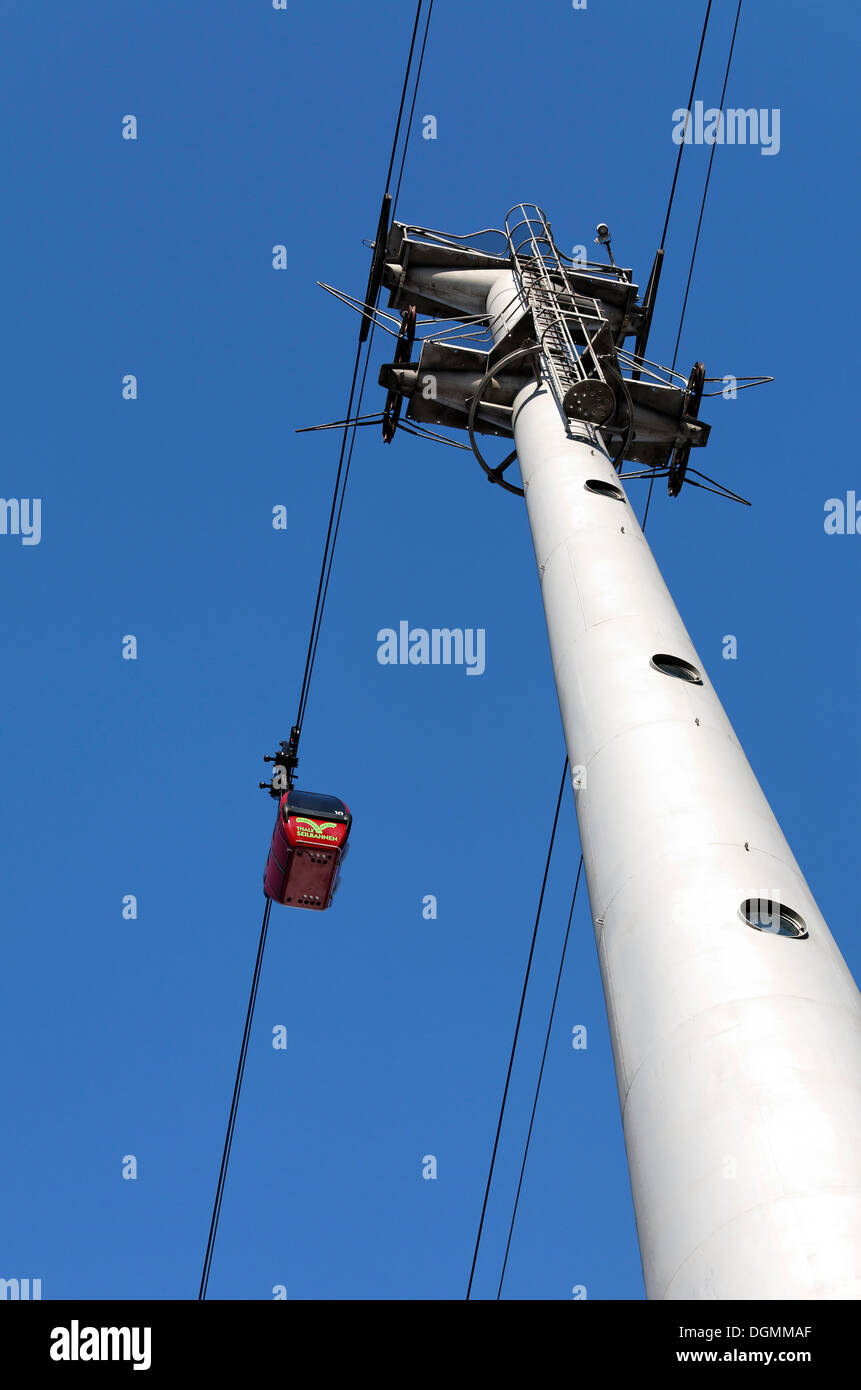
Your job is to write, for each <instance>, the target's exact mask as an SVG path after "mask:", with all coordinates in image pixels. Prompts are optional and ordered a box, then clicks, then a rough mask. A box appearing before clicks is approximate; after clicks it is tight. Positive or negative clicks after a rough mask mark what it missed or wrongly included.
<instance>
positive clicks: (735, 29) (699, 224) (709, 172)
mask: <svg viewBox="0 0 861 1390" xmlns="http://www.w3.org/2000/svg"><path fill="white" fill-rule="evenodd" d="M740 18H741V0H738V9H737V10H736V12H735V24H734V25H733V30H732V40H731V42H730V46H729V56H728V58H727V60H726V72H725V73H724V78H723V89H722V91H721V94H720V103H719V109H720V111H721V112H723V109H724V107H723V103H724V97H725V96H726V88H727V83H728V82H729V70H730V67H731V66H732V53H733V49H734V48H735V36H736V34H737V33H738V21H739V19H740ZM723 119H724V117H723V115H721V120H723ZM716 149H717V141H715V143H714V144H713V145H712V152H711V154H710V155H709V167H708V169H707V171H706V182H705V187H704V189H703V200H702V202H701V203H700V215H699V220H698V222H697V232H696V236H695V237H694V249H693V251H692V252H691V263H690V266H689V268H688V282H687V284H686V285H685V297H684V301H683V303H682V313H681V317H680V319H679V331H678V333H677V334H676V346H675V350H674V352H673V370H675V366H676V358H677V357H678V355H679V342H680V341H681V336H682V325H683V324H684V321H685V310H686V309H687V307H688V295H689V293H690V289H691V279H692V277H693V273H694V261H695V260H696V258H697V247H698V246H699V244H700V231H701V229H702V225H703V213H704V212H705V210H706V198H707V197H708V193H709V181H710V179H711V176H712V165H713V164H714V159H715V150H716Z"/></svg>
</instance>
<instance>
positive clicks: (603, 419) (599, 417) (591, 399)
mask: <svg viewBox="0 0 861 1390" xmlns="http://www.w3.org/2000/svg"><path fill="white" fill-rule="evenodd" d="M562 404H563V406H564V409H565V414H566V415H567V416H568V418H569V420H585V421H586V422H587V423H588V424H590V425H605V424H606V423H607V421H608V420H609V419H610V417H611V415H613V413H614V411H615V409H616V397H615V395H614V394H613V391H612V388H611V387H609V386H608V385H607V383H606V382H605V381H575V383H574V385H573V386H569V388H568V390H567V391H566V392H565V399H564V401H563V402H562Z"/></svg>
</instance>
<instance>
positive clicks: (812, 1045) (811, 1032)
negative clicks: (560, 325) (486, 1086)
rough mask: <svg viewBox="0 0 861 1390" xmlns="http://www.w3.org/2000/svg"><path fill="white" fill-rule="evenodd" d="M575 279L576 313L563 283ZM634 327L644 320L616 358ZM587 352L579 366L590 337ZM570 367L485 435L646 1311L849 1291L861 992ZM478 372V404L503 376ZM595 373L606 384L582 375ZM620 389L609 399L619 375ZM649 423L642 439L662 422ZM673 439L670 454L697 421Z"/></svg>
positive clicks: (502, 340)
mask: <svg viewBox="0 0 861 1390" xmlns="http://www.w3.org/2000/svg"><path fill="white" fill-rule="evenodd" d="M410 230H412V231H414V232H415V231H417V230H418V229H407V232H409V231H410ZM548 235H549V229H548ZM407 239H408V238H407ZM395 240H396V241H397V239H395ZM509 241H510V238H509ZM390 245H391V238H390ZM395 250H396V251H402V250H403V243H401V245H400V246H397V245H396V246H395ZM513 250H514V251H515V252H516V251H517V250H518V248H517V247H514V248H513ZM454 259H455V258H454V256H450V257H448V259H446V257H445V256H442V257H441V268H442V275H443V276H444V278H445V291H444V296H445V297H444V299H443V302H444V303H445V304H446V305H447V306H448V311H449V312H450V311H451V308H452V307H454V308H457V307H459V305H463V306H464V312H475V311H474V308H473V307H472V305H473V304H474V293H475V286H476V283H477V279H478V277H479V276H480V277H481V282H482V286H483V288H484V289H485V290H486V289H487V288H488V265H487V264H481V265H478V266H477V267H476V271H475V272H473V271H471V270H470V269H469V267H468V266H464V267H463V268H461V267H460V266H457V267H454V266H453V265H452V264H451V262H452V261H453V260H454ZM487 259H488V258H487V257H485V258H484V260H485V261H486V260H487ZM409 260H410V257H409V256H403V257H402V261H403V264H399V265H397V266H396V267H395V270H396V271H397V272H399V273H400V274H399V277H398V276H397V275H396V274H395V272H394V271H392V270H389V274H388V283H389V284H390V286H391V287H392V290H393V294H392V303H393V304H398V303H404V302H407V300H409V299H410V296H411V293H412V294H413V295H415V292H416V291H419V290H420V292H421V295H422V296H423V298H424V311H425V312H427V311H428V304H429V303H432V301H433V297H434V275H433V266H432V263H429V262H428V261H427V260H426V261H425V262H424V264H423V265H422V266H420V267H419V266H418V265H416V266H415V268H414V271H413V279H412V280H411V278H410V267H409V264H408V262H409ZM554 273H555V272H554ZM473 274H475V276H476V278H475V279H473V280H472V282H471V289H470V290H469V292H467V290H466V282H468V281H469V277H470V276H471V275H473ZM623 274H625V272H623ZM461 277H464V285H463V289H462V291H461V292H460V294H459V292H458V289H457V285H456V283H455V282H456V281H457V280H458V279H460V278H461ZM441 283H442V281H441V280H437V281H436V284H437V287H439V285H440V284H441ZM557 283H558V284H559V287H560V303H561V305H562V311H563V312H567V307H566V306H570V301H571V293H570V291H571V284H569V283H568V282H567V281H565V280H564V275H563V279H562V281H561V282H560V281H559V280H558V279H557ZM523 287H524V278H523V277H522V276H521V275H519V274H518V270H517V268H516V267H515V269H514V270H513V271H512V270H507V269H503V268H502V266H501V265H500V268H499V270H498V272H497V273H496V274H495V275H491V276H490V282H489V292H488V293H487V297H486V312H487V316H488V322H489V324H490V328H491V331H492V333H493V336H494V341H495V344H496V346H495V348H494V349H493V351H492V352H491V354H490V356H489V358H488V362H489V369H490V368H492V366H493V361H494V354H496V360H498V361H501V360H503V358H504V357H505V356H506V348H509V349H510V348H511V343H512V342H515V341H516V340H517V335H516V333H515V334H514V335H513V334H512V318H513V317H514V319H515V320H516V319H517V317H518V315H517V314H516V313H515V314H514V315H513V312H512V306H513V305H514V304H519V312H520V313H521V314H524V315H526V316H527V317H528V314H529V307H530V306H529V304H528V303H527V302H525V301H524V298H523ZM461 295H462V297H461ZM527 298H528V296H527ZM430 312H436V311H435V310H434V309H433V308H432V307H431V309H430ZM439 312H440V313H444V312H446V310H444V309H442V308H441V309H440V310H439ZM625 314H627V316H628V317H627V318H625V317H624V315H625ZM533 326H534V325H533ZM636 327H637V319H636V313H633V312H631V310H630V306H629V307H628V308H627V309H625V310H624V311H623V318H622V320H621V321H620V322H619V324H617V325H616V326H615V327H614V330H613V338H614V341H615V342H616V343H618V342H619V340H620V336H621V335H622V334H623V333H624V332H625V331H629V332H633V331H635V330H636ZM590 331H591V330H590ZM534 336H535V338H536V339H537V338H539V337H540V334H535V335H534ZM585 336H586V343H587V347H588V341H589V332H587V333H586V335H585ZM574 337H575V341H576V342H577V346H578V348H580V349H582V347H583V335H582V334H581V335H580V338H579V340H578V339H577V335H576V334H575V335H574ZM519 341H520V343H522V342H523V341H524V334H523V332H522V331H521V333H520V339H519ZM527 341H528V340H527ZM514 350H515V351H516V350H517V348H515V349H514ZM507 355H508V357H509V358H510V357H511V355H512V353H511V351H509V353H508V354H507ZM555 356H556V358H557V360H556V363H555V366H554V363H553V362H550V363H548V361H547V358H546V356H545V355H543V354H541V353H540V352H539V353H538V354H537V356H536V357H535V358H534V366H535V371H534V372H532V371H530V373H529V374H528V376H529V379H527V380H525V383H524V384H523V385H522V386H521V387H520V389H519V390H518V391H517V394H516V395H515V396H514V398H513V399H512V400H510V402H509V403H508V404H506V402H505V401H504V400H502V399H498V400H497V402H496V404H495V405H493V404H492V402H491V405H492V408H491V413H490V415H488V416H487V417H486V418H485V427H486V429H487V430H488V431H490V432H495V433H508V434H511V435H513V438H514V442H515V445H516V453H517V459H518V462H519V466H520V473H521V479H522V484H523V489H524V495H525V502H526V508H527V512H528V515H529V523H530V527H531V530H532V539H533V543H534V547H535V557H536V561H537V564H538V571H539V575H540V580H541V591H542V596H543V602H544V611H545V616H546V621H547V630H548V634H549V638H550V649H551V654H552V660H553V671H554V675H555V680H556V688H557V691H558V696H559V706H560V710H561V714H562V723H563V727H564V731H565V739H566V744H567V748H568V756H569V759H570V763H571V768H572V779H573V782H574V791H575V800H576V807H577V819H578V823H579V828H580V840H581V845H582V850H583V857H584V862H585V869H586V878H587V883H588V889H589V898H590V903H591V909H592V916H593V921H594V925H595V935H596V940H597V945H598V954H599V959H600V966H601V976H602V980H603V986H604V995H605V999H606V1003H607V1013H608V1018H609V1025H610V1034H611V1038H612V1044H613V1055H614V1059H615V1067H616V1076H617V1081H618V1088H619V1099H620V1104H621V1109H622V1118H623V1124H624V1133H625V1144H626V1148H627V1155H628V1163H629V1168H630V1174H631V1185H632V1190H633V1197H634V1208H635V1212H636V1219H637V1229H638V1234H639V1242H640V1251H641V1256H642V1262H643V1271H644V1276H645V1284H646V1292H647V1296H648V1297H649V1298H651V1299H857V1298H859V1297H861V998H859V994H858V990H857V988H856V986H855V983H854V981H853V979H852V977H851V975H850V973H849V971H848V969H847V967H846V965H845V963H844V961H843V958H842V956H841V954H840V952H839V950H838V948H837V946H836V944H835V942H834V939H833V938H832V936H831V934H830V932H829V930H828V927H827V926H826V923H825V921H824V919H823V917H822V915H821V913H820V912H819V910H818V908H817V906H816V903H815V901H814V899H813V896H812V894H811V892H810V889H809V887H808V885H807V883H806V882H805V879H804V877H803V875H802V873H801V870H800V869H799V867H798V864H797V863H796V861H795V859H794V857H793V855H792V852H791V850H790V848H789V846H788V844H787V842H786V840H785V838H784V836H783V834H782V832H781V829H780V826H779V825H778V822H777V820H776V818H775V816H774V814H773V812H772V810H771V808H770V806H769V804H768V802H767V800H766V798H765V796H764V795H763V792H762V790H761V788H760V786H759V783H758V782H757V779H756V777H755V776H754V774H753V771H752V770H751V767H750V765H749V763H748V761H747V758H746V757H745V754H744V751H743V749H742V747H741V745H740V743H739V741H738V739H737V738H736V735H735V733H734V732H733V729H732V726H731V725H730V723H729V720H728V719H727V717H726V714H725V713H724V710H723V708H722V706H721V703H720V701H719V699H718V697H717V695H716V693H715V691H714V689H713V688H712V686H711V684H710V682H709V680H708V676H707V675H706V672H705V669H704V667H703V663H702V662H701V660H700V658H699V656H698V654H697V652H696V651H695V650H694V647H693V644H692V642H691V640H690V637H689V636H688V633H687V631H686V630H685V627H684V624H683V623H682V620H681V618H680V616H679V614H678V611H677V609H676V607H675V604H674V602H673V600H672V598H671V596H670V594H669V592H668V590H667V588H666V585H665V584H664V581H663V579H662V577H661V574H660V571H659V569H658V566H657V564H656V562H655V559H654V557H653V555H652V553H651V550H650V549H649V546H648V544H647V543H646V540H645V538H644V536H643V532H642V530H641V528H640V526H639V524H638V522H637V519H636V516H635V515H634V512H633V510H632V508H631V507H630V505H629V503H628V499H627V497H626V496H625V494H624V491H623V490H622V488H621V486H620V483H619V477H618V474H617V472H616V470H615V469H614V466H613V463H612V462H611V458H610V452H609V451H608V449H607V447H605V440H604V438H603V437H602V434H601V432H600V429H599V426H598V424H597V423H596V418H595V415H594V413H593V418H592V419H590V420H585V421H584V420H578V419H577V418H574V417H573V416H571V415H570V413H569V414H568V415H567V416H566V414H564V413H563V412H562V411H561V410H560V404H559V396H560V389H562V390H564V388H565V385H566V383H565V381H564V380H563V381H562V382H561V387H560V381H559V375H560V372H559V361H560V360H561V359H560V357H559V354H558V353H556V354H555ZM429 360H435V359H433V358H432V357H429ZM446 360H447V361H448V359H446ZM464 361H465V369H466V375H467V377H470V373H471V377H470V379H471V380H472V381H473V390H474V381H475V378H476V377H477V376H478V377H479V378H482V379H484V380H486V373H483V372H482V371H481V368H480V366H477V365H476V364H475V363H473V362H472V361H471V359H469V358H467V359H464ZM584 362H585V358H584ZM606 365H607V364H606V363H605V366H606ZM511 369H513V370H518V368H517V367H516V363H515V364H511ZM387 370H388V372H389V374H388V376H385V375H384V376H383V377H382V378H381V379H383V380H384V381H385V382H386V384H388V385H389V386H390V389H391V388H392V386H393V383H394V386H395V389H396V388H397V386H398V384H401V385H406V386H411V387H412V388H413V389H414V391H415V394H413V395H412V401H413V403H415V405H416V410H415V413H414V414H413V418H414V419H419V420H421V419H425V420H429V419H434V418H437V419H441V422H442V423H451V418H450V410H451V399H452V398H453V397H452V395H451V393H450V396H449V403H448V404H447V405H445V406H444V407H440V410H441V411H442V415H441V416H437V417H435V416H433V414H432V413H430V412H431V407H430V406H429V405H428V404H427V401H428V399H429V397H428V394H427V393H425V394H424V395H423V394H422V378H423V372H422V363H421V362H420V363H419V364H418V368H417V369H416V368H415V367H413V368H412V376H409V374H406V375H404V376H403V377H402V378H401V379H400V383H399V379H398V378H397V376H396V375H393V374H392V370H391V369H384V374H385V372H386V371H387ZM521 370H524V371H525V368H522V369H521ZM577 370H579V368H578V367H577V364H574V368H573V371H574V375H575V376H576V373H577ZM583 374H584V375H586V374H588V375H591V376H592V378H593V379H594V378H595V377H596V376H597V374H598V373H597V372H596V371H593V372H591V373H588V364H587V365H586V367H584V368H583ZM563 375H564V371H563ZM604 380H605V381H606V380H609V381H611V382H612V381H613V376H612V371H611V370H610V369H609V368H608V370H607V371H606V373H605V374H604ZM491 381H492V379H491ZM628 385H629V386H630V385H631V383H630V382H628ZM465 389H466V395H465V400H467V401H469V400H470V395H469V388H468V387H467V388H465ZM602 389H606V387H604V388H602ZM405 393H406V392H405ZM454 394H455V395H456V392H455V393H454ZM500 394H504V393H502V390H501V388H500ZM492 395H493V391H492V389H491V390H489V391H486V393H485V394H484V396H483V399H485V400H488V401H490V400H491V397H492ZM596 399H597V400H600V392H599V395H598V397H596ZM641 399H643V400H644V399H645V396H643V397H641ZM628 403H629V405H630V397H629V402H628ZM635 403H636V404H638V409H639V403H637V402H635ZM506 409H507V410H508V411H509V412H510V414H509V426H508V428H503V427H502V425H501V423H500V422H501V421H502V420H503V412H504V411H505V410H506ZM422 412H423V413H422ZM446 412H449V414H447V413H446ZM494 412H495V413H494ZM474 413H475V411H474ZM478 414H479V417H480V403H479V410H478ZM641 418H642V419H643V420H644V421H645V422H646V424H647V425H648V421H649V418H650V417H649V414H648V408H646V409H645V411H644V413H643V414H642V417H641ZM676 426H678V430H679V435H678V437H677V438H676V441H675V445H676V447H678V444H679V439H680V438H682V436H683V434H684V428H687V427H685V426H684V417H682V421H681V423H680V422H679V421H678V420H677V421H676V425H675V426H674V428H675V427H676ZM689 427H690V429H691V430H692V429H693V423H692V422H689ZM695 442H699V441H695ZM629 443H630V438H629ZM627 456H628V457H631V456H633V457H634V458H636V457H637V454H636V450H635V449H634V452H633V455H632V454H631V453H629V454H628V455H627ZM852 925H856V924H852Z"/></svg>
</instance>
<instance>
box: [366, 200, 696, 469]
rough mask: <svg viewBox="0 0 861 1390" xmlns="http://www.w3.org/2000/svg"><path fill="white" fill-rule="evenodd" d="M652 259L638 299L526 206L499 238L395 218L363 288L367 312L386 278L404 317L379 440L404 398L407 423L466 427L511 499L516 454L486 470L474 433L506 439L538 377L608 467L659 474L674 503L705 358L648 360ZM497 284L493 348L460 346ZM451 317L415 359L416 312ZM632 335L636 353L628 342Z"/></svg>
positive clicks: (611, 270)
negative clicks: (671, 365)
mask: <svg viewBox="0 0 861 1390" xmlns="http://www.w3.org/2000/svg"><path fill="white" fill-rule="evenodd" d="M489 248H492V249H489ZM661 255H662V253H659V254H658V257H657V258H656V260H655V265H654V267H653V270H652V274H651V275H650V277H649V281H648V284H647V287H646V290H645V293H644V294H643V297H642V299H640V298H639V292H638V286H637V285H636V284H635V283H634V281H633V277H632V272H631V271H630V270H628V269H625V268H623V267H620V266H616V265H614V264H611V265H604V264H598V263H596V262H593V261H588V260H577V259H574V258H572V257H570V256H567V255H565V254H564V253H563V252H562V251H561V250H560V249H559V247H558V246H557V244H556V241H555V240H554V237H553V234H552V231H551V228H550V224H549V222H548V220H547V217H546V215H545V214H544V212H543V211H542V210H541V209H540V208H539V207H537V206H536V205H535V204H534V203H519V204H517V205H516V206H515V207H514V208H513V209H512V210H511V211H510V212H509V214H508V216H507V217H506V219H505V227H504V230H495V229H488V230H485V231H483V232H480V233H475V234H473V235H468V236H454V235H451V234H449V233H444V232H438V231H432V230H430V229H429V228H426V227H417V226H411V225H409V224H406V223H400V222H395V223H393V225H392V227H391V229H390V230H389V232H388V236H387V239H386V243H385V254H384V256H381V257H380V258H379V260H378V263H377V267H376V275H372V280H371V285H370V286H369V307H372V304H373V300H375V298H376V291H377V289H378V285H379V283H382V285H383V286H385V287H386V288H388V289H389V291H390V299H389V304H390V306H391V307H392V308H395V309H399V310H401V311H402V329H401V334H400V338H399V343H398V350H397V352H396V354H395V360H394V361H393V362H391V363H389V364H387V365H385V366H383V368H382V370H381V372H380V378H379V379H380V384H381V385H382V386H385V387H386V388H387V390H388V392H389V396H388V400H387V403H386V410H385V420H384V437H386V438H387V439H390V438H391V437H392V436H393V434H394V428H395V427H396V425H397V422H398V419H399V417H400V411H401V408H402V402H403V400H404V399H406V400H407V401H408V406H407V409H406V412H405V418H406V419H408V420H410V421H412V422H414V423H415V424H417V425H419V426H431V425H441V426H443V427H446V426H447V427H449V428H455V429H466V430H467V432H468V433H469V436H470V441H471V443H472V445H473V448H474V450H475V453H476V455H477V457H478V459H479V462H480V463H481V464H482V467H483V468H484V469H485V471H486V473H487V475H488V477H489V478H490V480H491V481H492V482H497V483H501V484H502V485H503V487H505V488H506V489H507V490H509V491H512V492H517V493H520V492H521V489H520V488H518V487H516V486H515V485H514V484H512V483H510V482H509V481H507V480H506V479H505V478H504V477H503V474H504V472H505V470H506V469H507V468H508V467H509V466H510V464H511V463H512V462H513V461H514V457H515V455H514V454H510V455H509V456H508V457H507V458H506V459H505V460H503V462H502V463H501V464H499V465H496V466H494V467H491V466H490V465H489V464H488V463H487V462H486V460H485V459H484V457H483V455H482V453H481V451H480V449H479V448H478V445H477V442H476V435H497V436H502V437H504V438H510V437H512V436H513V426H512V408H513V404H514V400H515V398H516V396H517V395H518V393H519V392H520V391H521V390H522V389H523V387H524V386H525V385H527V384H528V383H529V381H530V380H534V379H537V378H540V379H543V380H545V381H546V382H547V383H548V385H549V386H550V389H551V391H552V393H553V396H554V399H555V401H556V405H557V408H558V410H559V412H560V415H561V416H562V418H563V420H564V421H565V422H566V425H569V422H576V426H577V428H580V429H582V427H583V425H584V424H585V425H586V426H591V427H593V429H594V431H595V432H596V435H597V436H598V437H599V438H600V440H601V442H602V443H603V445H604V447H605V448H606V449H607V451H608V452H609V454H610V456H611V458H612V459H613V461H614V464H615V466H616V468H617V471H618V470H620V469H621V467H622V465H623V462H624V461H627V462H630V463H636V464H639V465H641V466H642V467H643V468H644V469H645V470H646V472H647V475H649V474H652V473H654V474H655V475H656V476H666V477H667V478H668V486H669V491H670V493H671V495H673V496H675V495H676V494H677V493H678V492H679V491H680V489H681V486H682V484H683V482H684V480H685V477H686V474H687V469H688V460H689V455H690V451H691V449H692V448H701V447H702V446H704V445H705V444H706V442H707V440H708V437H709V428H710V427H709V425H707V424H706V423H705V422H704V421H702V420H700V419H699V409H700V402H701V400H702V395H703V385H704V381H705V370H704V368H703V366H702V364H701V363H696V364H695V365H694V367H693V369H692V371H691V373H690V375H689V376H688V377H687V378H685V377H684V376H682V375H681V374H680V373H678V372H675V371H672V370H670V369H668V368H664V367H660V366H658V365H657V364H655V363H651V362H648V361H646V360H645V358H644V353H645V351H646V344H647V341H648V336H649V329H650V325H651V319H652V311H653V308H654V303H655V295H656V292H657V286H658V281H659V277H660V266H661ZM512 275H513V291H512V288H511V286H512ZM497 277H499V278H500V282H501V283H502V284H504V285H505V286H506V288H507V291H508V292H507V296H506V301H505V302H502V303H500V304H499V307H498V309H497V311H496V317H497V320H498V321H497V322H496V324H495V325H494V332H493V339H494V341H493V345H492V346H488V347H487V348H483V347H482V346H480V345H479V346H476V345H475V344H474V342H472V341H470V339H473V340H474V339H476V338H479V339H481V338H482V337H486V336H487V333H486V326H487V325H488V314H487V303H488V294H489V292H490V291H491V289H492V286H493V283H494V279H495V278H497ZM375 279H377V283H376V284H375V283H374V281H375ZM452 313H454V314H455V315H457V317H458V319H459V321H460V325H461V326H460V328H459V329H458V328H453V329H449V330H448V332H447V333H446V334H445V336H440V335H437V336H434V337H428V338H425V339H424V340H423V341H422V342H421V343H420V344H419V351H418V356H417V358H416V355H415V351H414V339H415V321H416V314H427V315H431V316H433V317H435V318H440V317H444V316H447V315H451V314H452ZM629 338H634V339H635V344H634V351H633V353H631V352H629V351H627V350H626V349H625V346H624V344H625V342H626V340H627V339H629ZM414 358H415V360H414ZM626 373H627V375H626ZM628 476H631V475H628Z"/></svg>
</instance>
